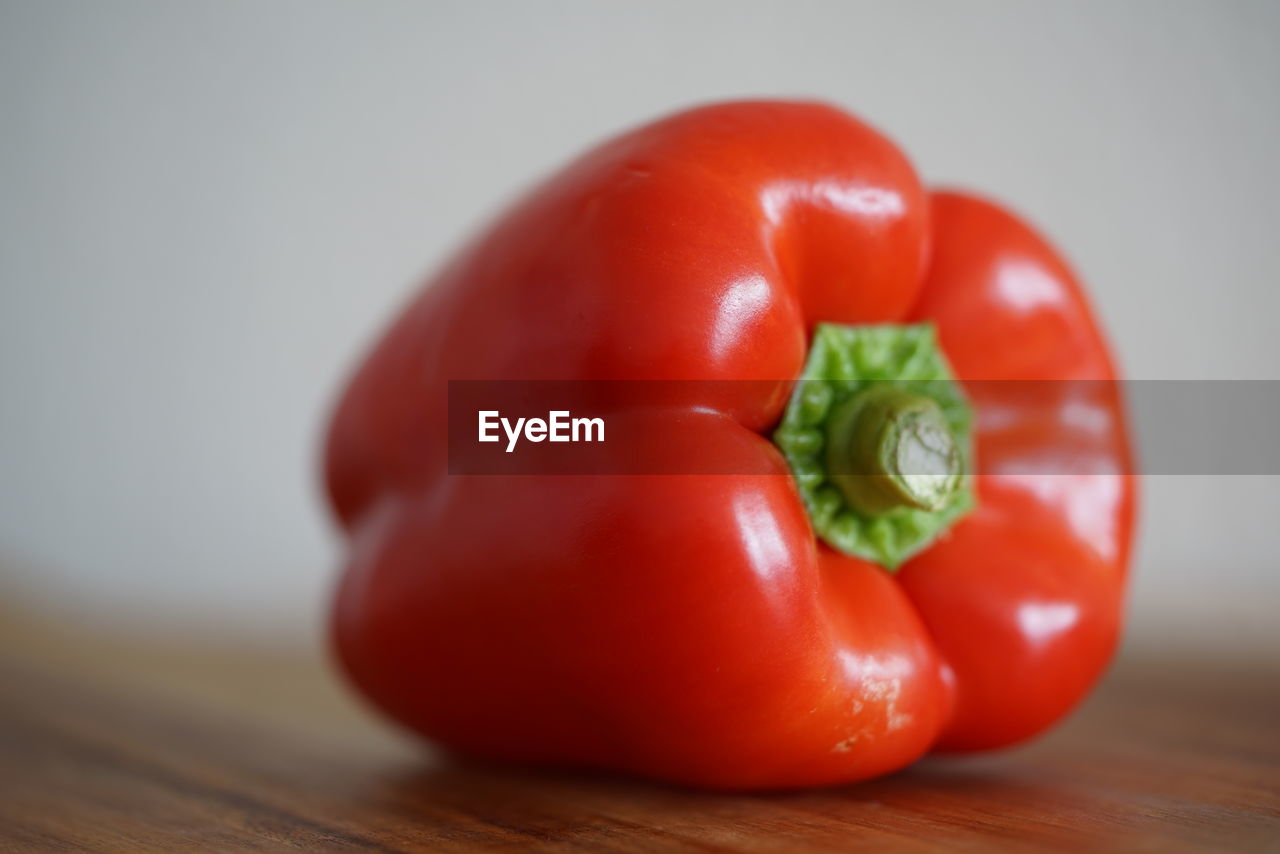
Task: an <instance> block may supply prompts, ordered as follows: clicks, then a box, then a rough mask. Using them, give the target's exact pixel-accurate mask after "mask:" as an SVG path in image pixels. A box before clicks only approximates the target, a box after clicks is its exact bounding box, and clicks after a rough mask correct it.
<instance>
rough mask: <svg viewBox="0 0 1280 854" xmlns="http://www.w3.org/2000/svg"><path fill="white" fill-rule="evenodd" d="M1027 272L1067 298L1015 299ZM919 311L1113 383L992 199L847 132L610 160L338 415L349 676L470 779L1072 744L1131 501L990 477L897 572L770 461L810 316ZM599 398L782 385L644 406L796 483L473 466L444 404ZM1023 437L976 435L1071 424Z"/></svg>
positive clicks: (1075, 313)
mask: <svg viewBox="0 0 1280 854" xmlns="http://www.w3.org/2000/svg"><path fill="white" fill-rule="evenodd" d="M930 253H931V255H932V261H931V263H930V266H929V268H928V269H927V270H926V269H925V260H926V258H927V257H928V256H929V255H930ZM1010 259H1013V260H1016V261H1017V262H1019V263H1022V264H1023V265H1024V266H1023V268H1021V269H1022V272H1021V274H1019V275H1021V276H1023V278H1024V279H1025V278H1027V277H1028V276H1029V277H1030V278H1031V279H1034V281H1033V283H1032V284H1033V285H1034V287H1033V288H1032V289H1031V293H1032V294H1033V295H1035V294H1038V295H1039V298H1040V301H1041V306H1040V308H1036V307H1035V306H1030V308H1028V306H1027V301H1028V300H1027V295H1026V294H1025V293H1024V294H1022V296H1021V297H1020V296H1019V294H1018V287H1019V286H1018V285H1017V276H1016V275H1013V274H1008V276H1012V278H1008V276H1007V280H1001V279H1000V278H999V277H1000V275H1002V273H1001V272H1000V271H1002V270H1007V269H1009V267H1008V264H1009V263H1010ZM1028 271H1030V272H1028ZM1015 272H1016V270H1015ZM1002 282H1003V283H1002ZM1024 290H1025V289H1024ZM1010 295H1012V296H1010ZM1054 300H1057V302H1056V304H1055V303H1054ZM914 319H929V320H932V321H933V322H935V323H936V324H937V325H938V328H939V330H940V333H941V338H942V342H943V345H944V348H945V349H946V352H947V354H948V356H949V357H950V359H951V361H952V364H953V365H954V366H955V367H956V369H957V371H958V373H959V375H960V376H962V377H982V378H1021V377H1031V376H1036V377H1053V378H1068V377H1070V378H1074V377H1081V378H1097V379H1108V378H1111V377H1112V375H1113V373H1112V368H1111V365H1110V361H1109V358H1108V356H1107V353H1106V347H1105V343H1104V342H1103V340H1102V339H1101V337H1100V336H1099V334H1098V333H1097V331H1096V329H1095V327H1094V324H1093V321H1092V319H1091V316H1090V313H1089V311H1088V308H1087V306H1086V305H1085V304H1084V300H1083V297H1082V295H1081V293H1080V289H1079V287H1078V286H1077V285H1076V284H1075V281H1074V279H1073V278H1072V277H1071V275H1070V273H1069V272H1068V271H1067V270H1066V269H1065V267H1064V266H1063V265H1062V263H1061V262H1060V261H1059V260H1058V259H1057V257H1056V255H1055V254H1054V253H1053V251H1052V250H1051V249H1050V248H1049V247H1047V246H1046V245H1045V244H1044V243H1043V242H1041V241H1040V240H1039V239H1038V238H1036V237H1035V236H1034V234H1032V233H1031V232H1030V231H1029V230H1028V229H1027V228H1026V227H1025V226H1023V225H1021V224H1020V223H1019V222H1018V221H1017V220H1015V219H1014V218H1012V217H1011V216H1009V215H1008V214H1005V213H1003V212H1001V211H999V210H998V209H997V208H994V207H992V206H990V205H988V204H986V203H983V202H979V201H976V200H972V199H968V198H966V197H962V196H957V195H937V196H933V197H932V204H930V197H928V196H926V194H925V193H924V191H923V190H922V189H921V187H920V185H919V182H918V179H917V178H916V176H915V173H914V172H913V171H912V169H911V166H910V164H909V163H908V162H907V161H906V159H905V158H904V157H903V156H902V154H901V153H900V152H899V151H898V150H897V149H896V148H895V147H894V146H893V145H892V144H891V143H889V142H888V141H887V140H885V139H884V138H883V137H881V136H879V135H878V134H877V133H876V132H875V131H873V130H871V129H870V128H868V127H867V126H865V125H863V124H861V123H860V122H858V121H857V120H855V119H853V118H852V117H850V116H848V115H846V114H844V113H842V112H840V111H838V110H835V109H832V108H830V107H826V106H822V105H816V104H802V103H739V104H726V105H719V106H712V107H706V108H702V109H697V110H692V111H689V112H686V113H682V114H679V115H676V116H674V117H672V118H669V119H666V120H664V121H661V122H658V123H656V124H653V125H649V126H647V127H644V128H641V129H639V130H637V131H635V132H633V133H630V134H628V135H626V136H623V137H621V138H619V139H617V140H614V141H612V142H609V143H607V144H605V145H603V146H601V147H600V148H598V149H596V150H595V151H593V152H590V153H588V154H587V155H585V156H584V157H582V158H581V159H579V160H578V161H576V162H575V163H574V164H572V165H571V166H570V167H569V168H568V169H566V170H565V171H563V172H561V173H560V174H558V175H556V176H554V177H553V178H552V179H550V180H549V181H548V182H547V183H545V184H544V185H542V186H541V187H539V188H537V189H536V190H535V191H534V192H533V193H532V194H531V195H529V196H528V197H527V198H526V199H525V200H524V201H523V202H521V203H520V204H519V205H518V206H516V207H515V208H514V209H513V210H512V211H511V212H509V213H508V214H507V215H505V216H504V217H503V218H501V219H500V220H499V221H498V222H497V223H496V224H495V225H494V226H493V227H492V228H491V229H490V230H489V231H488V232H487V233H485V234H484V235H482V236H481V237H480V238H479V239H478V240H477V241H475V242H474V243H473V244H471V245H470V246H469V247H467V248H466V249H464V250H463V251H462V252H461V253H460V254H459V255H458V257H457V258H456V259H455V260H454V261H453V262H452V263H451V264H450V265H449V266H448V267H447V268H446V269H445V270H444V271H443V272H442V273H441V274H440V275H439V276H438V277H437V278H436V279H435V280H434V282H432V283H431V285H430V287H428V288H426V289H425V290H424V291H423V292H422V293H421V294H420V295H419V296H418V297H417V299H416V300H415V301H414V302H413V303H412V304H411V305H410V306H409V307H408V308H407V310H406V311H405V312H404V313H403V314H402V315H401V317H400V318H399V320H398V321H397V322H396V323H395V325H394V326H393V327H392V328H391V329H390V330H389V332H388V333H387V334H386V335H385V336H384V338H383V339H382V340H381V342H380V343H379V344H378V346H377V348H376V349H375V350H374V351H373V353H372V354H371V355H370V356H369V358H368V359H367V361H366V362H365V363H364V365H363V367H362V368H361V369H360V371H359V372H358V373H357V375H356V376H355V378H354V379H353V381H352V382H351V384H350V386H349V387H348V389H347V391H346V394H345V396H344V398H343V400H342V402H341V404H340V406H339V407H338V410H337V412H336V414H335V417H334V421H333V424H332V427H331V432H330V436H329V444H328V449H327V460H326V463H327V475H328V484H329V490H330V494H331V496H332V501H333V505H334V507H335V509H336V512H337V515H338V517H339V518H340V520H341V521H342V524H343V525H344V527H345V528H346V529H347V531H348V532H349V535H350V539H351V554H350V561H349V565H348V567H347V570H346V572H345V574H344V575H343V580H342V585H341V588H340V590H339V592H338V595H337V597H336V600H335V607H334V623H333V625H334V637H335V644H336V648H337V651H338V654H339V657H340V659H341V661H342V662H343V664H344V666H345V668H346V670H347V672H348V673H349V675H350V676H351V678H352V679H353V680H354V682H355V683H356V684H357V685H358V686H359V687H360V688H361V689H362V690H363V691H364V693H365V694H367V695H368V696H369V697H370V698H372V699H373V701H374V702H375V703H377V704H378V705H379V706H380V707H381V708H383V709H384V710H385V711H386V712H388V713H389V714H390V715H392V716H393V717H395V718H396V719H398V720H400V721H401V722H403V723H404V724H406V725H408V726H410V727H411V728H413V729H415V730H417V731H419V732H421V733H423V734H425V735H427V736H429V737H431V738H433V739H435V740H437V741H439V742H442V743H444V744H446V745H449V746H451V747H454V748H455V749H459V750H462V751H464V752H467V753H472V754H477V755H481V756H488V757H495V758H502V759H513V760H525V761H534V762H543V763H555V764H569V765H581V766H594V767H603V768H609V769H615V770H624V771H630V772H634V773H638V774H642V775H646V776H651V777H655V778H659V779H664V780H670V781H675V782H680V783H686V784H693V785H701V786H710V787H718V788H747V789H761V788H781V787H793V786H804V785H815V784H826V783H837V782H844V781H852V780H858V779H863V778H866V777H871V776H875V775H878V774H882V773H885V772H888V771H891V770H893V769H896V768H899V767H902V766H903V765H906V764H908V763H909V762H911V761H913V760H914V759H916V758H917V757H919V756H920V755H922V754H923V753H925V752H926V751H928V750H929V749H931V748H969V747H988V746H994V745H997V744H1003V743H1007V742H1010V741H1015V740H1017V739H1020V738H1023V737H1025V736H1027V735H1030V734H1032V733H1034V732H1036V731H1038V730H1040V729H1042V728H1043V727H1045V726H1047V725H1048V724H1050V723H1051V722H1052V721H1053V720H1055V719H1056V718H1058V717H1059V716H1061V715H1062V714H1063V713H1064V712H1065V711H1066V710H1067V709H1068V708H1069V707H1070V706H1071V705H1072V704H1074V703H1075V702H1076V701H1077V700H1078V699H1079V698H1080V696H1081V695H1082V694H1083V693H1084V691H1085V690H1086V689H1087V688H1088V686H1089V684H1091V682H1092V681H1093V680H1094V679H1095V678H1096V676H1097V674H1098V672H1099V671H1100V670H1101V669H1102V667H1103V666H1104V665H1105V663H1106V661H1107V659H1108V657H1109V655H1110V652H1111V649H1112V647H1113V645H1114V643H1115V638H1116V634H1117V627H1118V624H1119V609H1120V602H1121V598H1122V582H1123V575H1124V567H1125V563H1126V561H1127V553H1128V541H1129V531H1130V516H1131V513H1132V493H1131V490H1132V478H1131V477H1128V476H1125V475H1123V474H1116V475H1101V476H1088V477H1085V476H1070V477H1068V476H1056V479H1055V477H1045V476H1041V477H1035V478H1028V477H1026V476H1021V477H1018V476H1007V477H1006V476H984V477H982V478H981V482H980V484H979V492H980V495H981V501H982V503H981V507H980V509H979V510H978V511H976V512H975V513H974V514H972V515H971V516H970V517H968V518H967V519H965V520H964V521H962V522H960V523H959V524H958V525H956V526H955V527H954V528H953V529H952V531H951V532H950V534H949V536H948V537H947V538H946V539H945V540H944V541H942V542H940V543H938V544H937V545H935V546H933V547H932V548H931V549H930V550H929V551H928V552H927V553H925V554H923V555H921V556H920V557H918V558H917V559H915V560H913V561H911V562H910V563H909V564H908V565H907V566H906V567H904V569H903V570H902V571H901V572H900V573H899V574H898V575H897V576H896V577H895V576H893V575H890V574H889V573H886V572H885V571H884V570H882V569H880V568H879V567H876V566H874V565H871V564H869V563H866V562H864V561H861V560H857V559H854V558H850V557H846V556H843V555H839V554H837V553H835V552H833V551H831V550H830V549H828V548H827V547H826V546H824V545H820V544H818V543H817V542H816V540H815V537H814V534H813V531H812V528H811V527H810V524H809V521H808V518H807V516H806V515H805V511H804V509H803V506H802V504H801V502H800V499H799V496H798V494H797V493H796V490H795V488H794V485H793V483H792V481H791V479H790V478H789V477H788V476H787V468H786V464H785V462H784V461H783V459H782V458H781V456H780V454H779V453H778V452H777V450H776V449H775V448H774V447H773V445H772V444H770V443H769V441H768V440H767V439H766V438H764V437H763V436H762V435H761V434H762V433H767V431H768V429H769V428H770V427H771V426H772V425H773V424H775V423H776V421H777V420H778V418H779V417H780V415H781V412H782V409H783V407H784V406H785V402H786V397H787V393H788V391H789V386H790V383H791V381H793V380H794V378H795V377H797V376H798V375H799V373H800V370H801V367H802V364H803V360H804V356H805V348H806V342H807V337H808V332H809V329H810V327H811V324H812V323H814V322H816V321H820V320H821V321H830V322H835V323H875V322H904V321H907V320H914ZM572 378H582V379H671V378H680V379H758V380H759V379H763V380H777V382H776V383H743V384H741V385H740V386H737V387H734V386H732V385H731V384H730V385H729V386H725V385H717V386H711V385H699V386H697V389H698V390H700V391H701V393H702V394H703V395H704V397H698V398H695V397H693V396H692V395H694V394H695V392H691V391H690V390H689V389H688V388H686V387H684V386H678V389H679V390H678V391H677V386H675V385H673V387H672V388H673V390H672V392H671V394H672V398H671V400H670V401H668V404H669V408H666V409H644V410H637V411H634V412H631V413H627V414H625V415H624V416H622V417H629V418H636V419H643V420H644V421H645V424H646V430H645V431H638V432H642V433H644V434H645V435H647V436H650V437H656V438H658V439H659V440H661V439H663V438H664V435H665V436H668V437H669V447H670V448H674V449H677V450H676V451H675V452H676V453H687V454H689V455H690V458H691V459H693V458H695V457H696V459H697V460H698V462H699V464H700V465H705V462H706V460H707V459H708V458H714V459H717V460H724V461H726V464H727V466H728V467H730V468H734V469H735V470H740V471H757V472H771V473H764V474H741V475H716V476H695V475H663V476H607V477H605V476H597V477H571V476H542V475H526V476H492V475H491V476H449V475H447V474H446V462H447V461H446V457H445V453H446V444H445V432H444V431H445V423H446V418H445V416H446V410H445V401H446V384H447V381H448V380H450V379H572ZM712 389H714V391H713V390H712ZM1107 405H1108V406H1110V407H1111V409H1110V411H1111V412H1112V414H1114V415H1115V416H1116V419H1115V422H1114V425H1113V427H1112V429H1111V430H1109V431H1107V433H1106V435H1104V436H1102V437H1100V441H1101V442H1102V446H1103V452H1102V455H1103V457H1104V458H1105V459H1107V460H1109V461H1110V462H1113V463H1114V465H1115V470H1116V471H1117V472H1125V471H1128V468H1127V453H1128V451H1127V439H1126V437H1125V433H1124V428H1123V423H1122V422H1120V421H1119V409H1118V406H1117V405H1116V402H1115V401H1114V400H1112V401H1109V402H1108V403H1107ZM1028 425H1029V426H1028ZM1028 425H1024V428H1023V429H1021V430H1020V428H1019V425H1018V424H1015V425H1014V427H1013V428H1012V431H1011V430H1010V428H1009V427H1007V426H1006V427H1002V428H1001V433H1000V434H996V435H988V434H987V433H984V432H983V431H982V429H981V428H980V430H979V438H978V444H979V451H980V453H987V454H993V455H994V457H993V459H996V460H998V461H999V462H1000V463H1001V464H1005V463H1007V464H1008V465H1011V466H1013V465H1016V464H1017V462H1018V460H1019V459H1024V458H1025V457H1026V455H1027V454H1036V453H1040V452H1043V451H1044V450H1045V449H1046V448H1049V449H1052V448H1053V447H1054V446H1055V441H1056V439H1057V438H1059V436H1058V434H1059V433H1060V432H1061V430H1062V428H1061V426H1060V425H1059V424H1057V423H1055V422H1054V421H1053V419H1050V421H1049V423H1045V419H1044V418H1043V417H1042V416H1041V417H1040V418H1039V419H1038V420H1036V421H1035V422H1034V423H1031V422H1028ZM1019 430H1020V431H1019ZM610 452H611V453H618V454H620V455H622V456H625V455H627V454H628V453H629V452H635V453H640V452H641V451H640V449H635V448H633V449H628V448H625V447H624V448H615V449H613V450H611V451H610ZM1002 455H1003V456H1002ZM1051 480H1052V481H1054V482H1055V483H1057V486H1056V488H1053V489H1048V488H1046V486H1045V484H1046V483H1048V482H1049V481H1051ZM1035 606H1040V608H1041V610H1040V611H1037V612H1035V613H1033V614H1032V616H1030V617H1028V616H1026V615H1027V614H1028V613H1030V612H1029V611H1028V610H1027V609H1028V608H1032V609H1034V608H1035ZM1020 613H1021V614H1022V615H1023V616H1022V618H1021V619H1020V617H1019V614H1020ZM1036 615H1039V616H1038V618H1037V616H1036Z"/></svg>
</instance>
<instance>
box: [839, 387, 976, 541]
mask: <svg viewBox="0 0 1280 854" xmlns="http://www.w3.org/2000/svg"><path fill="white" fill-rule="evenodd" d="M826 447H827V472H828V475H829V476H830V478H831V480H832V482H833V483H835V485H836V487H837V488H839V490H840V491H841V492H842V493H843V494H844V496H845V498H846V499H847V500H848V501H849V504H850V505H851V506H852V507H854V508H856V509H857V510H859V511H861V512H862V513H865V514H867V515H869V516H877V515H880V514H883V513H887V512H889V511H890V510H893V509H896V508H898V507H914V508H916V509H919V510H927V511H931V512H932V511H937V510H940V509H942V508H943V507H945V506H946V505H947V503H948V502H950V501H951V499H952V497H953V496H954V495H955V493H956V490H958V489H959V488H960V475H961V464H962V456H961V453H960V448H959V446H958V445H957V443H956V440H955V438H954V437H953V436H952V434H951V430H950V428H949V427H948V426H947V421H946V418H945V417H944V416H943V414H942V410H941V408H940V407H939V406H938V404H937V403H936V402H934V401H933V400H932V399H930V398H928V397H925V396H924V395H920V394H913V393H911V392H909V391H903V390H902V389H900V388H897V387H894V386H891V385H875V386H873V387H871V388H869V389H867V390H865V391H862V392H860V393H858V394H855V395H854V396H853V397H850V398H849V399H848V400H846V401H844V403H843V404H841V405H840V406H839V407H837V409H836V411H835V412H834V413H833V414H832V417H831V420H830V421H829V422H828V423H827V441H826Z"/></svg>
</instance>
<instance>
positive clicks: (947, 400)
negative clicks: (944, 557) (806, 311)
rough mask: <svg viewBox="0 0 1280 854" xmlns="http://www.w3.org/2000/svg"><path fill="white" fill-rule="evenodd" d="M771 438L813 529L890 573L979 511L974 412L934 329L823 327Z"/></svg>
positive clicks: (816, 333) (833, 544) (838, 547)
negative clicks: (975, 508) (976, 508)
mask: <svg viewBox="0 0 1280 854" xmlns="http://www.w3.org/2000/svg"><path fill="white" fill-rule="evenodd" d="M773 439H774V442H776V443H777V445H778V447H779V448H780V449H781V450H782V453H783V455H784V456H785V457H786V459H787V463H788V464H789V465H790V467H791V471H792V474H793V475H794V476H795V484H796V489H797V490H798V491H799V493H800V497H801V499H802V500H803V501H804V504H805V508H806V509H807V510H808V511H809V519H810V521H811V522H812V523H813V529H814V533H816V534H817V535H818V537H820V538H821V539H822V540H823V541H824V542H825V543H826V544H827V545H829V546H830V547H831V548H833V549H835V550H836V551H839V552H843V553H844V554H847V555H850V556H853V557H859V558H862V559H864V560H869V561H873V562H875V563H878V564H879V565H880V566H883V567H884V568H885V569H888V570H890V571H893V570H895V569H897V567H899V566H901V565H902V563H903V562H904V561H905V560H907V559H908V558H910V557H911V556H912V555H914V554H917V553H919V552H920V551H921V550H922V549H925V548H928V546H929V544H930V543H931V542H932V541H934V540H935V539H937V537H939V536H940V535H941V534H942V533H943V532H944V531H946V529H947V528H948V527H950V526H951V525H952V524H954V523H955V522H956V520H958V519H959V518H960V517H961V516H963V515H964V514H965V513H967V512H968V511H969V510H970V509H971V508H972V507H973V506H974V500H975V498H974V493H973V483H972V480H973V479H972V478H971V477H970V476H969V475H968V474H966V472H967V471H968V470H969V468H970V467H971V460H972V444H971V443H972V411H971V410H970V407H969V403H968V401H967V400H966V399H965V396H964V393H963V391H962V390H961V388H960V385H959V383H957V382H956V381H955V380H954V378H953V377H952V374H951V370H950V368H949V367H948V366H947V361H946V359H945V358H944V356H943V354H942V350H941V348H940V347H939V346H938V341H937V337H936V336H935V335H934V332H933V329H932V328H931V327H929V326H925V325H914V326H894V325H888V324H886V325H876V326H836V325H833V324H828V323H822V324H819V325H818V326H817V328H816V329H815V330H814V336H813V344H812V346H811V348H810V350H809V356H808V359H807V360H806V362H805V367H804V371H803V373H802V374H801V376H800V382H799V383H798V384H797V387H796V390H795V392H794V393H793V394H792V398H791V403H790V405H789V406H788V407H787V410H786V412H785V413H784V414H783V417H782V420H781V422H779V424H778V428H777V430H775V431H774V434H773Z"/></svg>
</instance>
